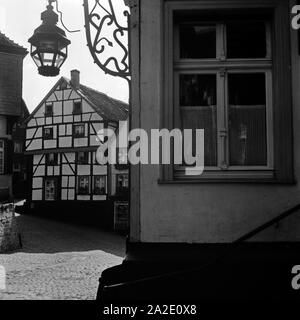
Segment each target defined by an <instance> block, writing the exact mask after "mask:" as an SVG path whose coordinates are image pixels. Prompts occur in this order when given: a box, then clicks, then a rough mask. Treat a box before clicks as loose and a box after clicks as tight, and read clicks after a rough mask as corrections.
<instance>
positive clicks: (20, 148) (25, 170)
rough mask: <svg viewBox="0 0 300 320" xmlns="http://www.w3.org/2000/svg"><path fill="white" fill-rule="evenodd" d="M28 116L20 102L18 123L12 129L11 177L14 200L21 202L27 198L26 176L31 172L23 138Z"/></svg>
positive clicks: (27, 185) (23, 104)
mask: <svg viewBox="0 0 300 320" xmlns="http://www.w3.org/2000/svg"><path fill="white" fill-rule="evenodd" d="M28 116H29V111H28V109H27V107H26V105H25V103H24V101H23V102H22V114H21V116H20V118H19V121H18V122H17V123H15V124H14V125H13V127H12V141H13V145H12V149H13V155H12V175H13V183H12V186H13V195H14V198H15V199H18V200H23V199H25V198H27V194H28V189H29V188H28V187H29V184H28V176H30V172H31V161H30V157H28V156H25V155H24V152H25V140H26V139H25V137H26V127H25V125H24V120H25V119H27V118H28Z"/></svg>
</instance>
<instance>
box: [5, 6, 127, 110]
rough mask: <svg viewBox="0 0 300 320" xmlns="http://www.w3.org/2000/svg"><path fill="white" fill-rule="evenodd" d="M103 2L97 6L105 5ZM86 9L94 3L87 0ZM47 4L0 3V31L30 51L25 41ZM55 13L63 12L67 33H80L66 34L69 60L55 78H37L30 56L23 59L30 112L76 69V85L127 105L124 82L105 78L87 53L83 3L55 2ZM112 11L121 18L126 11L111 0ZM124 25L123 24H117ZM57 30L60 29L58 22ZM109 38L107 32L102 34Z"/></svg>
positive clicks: (114, 78)
mask: <svg viewBox="0 0 300 320" xmlns="http://www.w3.org/2000/svg"><path fill="white" fill-rule="evenodd" d="M105 1H106V0H101V3H103V5H104V4H106V2H105ZM89 2H90V6H91V5H92V4H94V3H95V2H94V0H89ZM47 4H48V1H47V0H0V31H1V32H2V33H4V34H5V35H6V36H7V37H9V38H10V39H11V40H13V41H14V42H16V43H18V44H20V45H21V46H23V47H25V48H27V50H28V51H30V44H29V43H28V39H29V38H30V37H31V36H32V35H33V32H34V30H35V29H36V28H37V27H38V26H40V24H41V20H40V16H41V12H43V11H44V10H45V9H46V6H47ZM58 4H59V9H60V11H62V12H63V20H64V24H65V25H66V27H67V28H68V29H70V30H77V29H80V32H78V33H68V32H66V35H67V37H68V39H69V40H70V41H71V45H70V46H69V56H68V59H67V60H66V62H65V63H64V65H63V66H62V68H61V71H60V75H59V76H57V77H50V78H48V77H43V76H40V75H39V74H38V70H37V67H36V65H35V64H34V62H33V60H32V58H31V57H30V54H28V55H27V56H26V58H25V59H24V66H23V98H24V100H25V102H26V104H27V107H28V109H29V110H30V111H32V110H33V109H34V108H35V107H36V106H37V105H38V104H39V103H40V101H41V100H42V99H43V98H44V97H45V96H46V94H47V93H48V92H49V91H50V89H51V88H52V87H53V86H54V85H55V83H56V82H57V81H58V80H59V78H60V77H61V76H64V77H67V78H70V71H71V70H73V69H77V70H79V71H80V81H81V83H82V84H84V85H87V86H89V87H91V88H93V89H95V90H98V91H100V92H103V93H106V94H107V95H109V96H111V97H113V98H117V99H120V100H122V101H125V102H128V84H127V81H125V80H123V79H121V78H117V77H112V76H109V75H105V74H104V72H103V71H102V70H101V69H100V68H99V67H98V66H97V65H96V64H94V61H93V58H92V56H91V54H90V52H89V49H88V47H87V41H86V34H85V28H84V10H83V5H82V4H83V0H58ZM114 4H115V9H116V11H117V13H118V15H119V17H122V15H121V13H122V12H123V10H124V9H126V7H125V6H124V2H123V0H114ZM121 22H122V23H121V24H122V25H124V23H126V21H125V20H124V19H123V20H121ZM58 26H59V27H61V28H62V26H61V24H60V22H59V23H58ZM105 32H107V34H109V31H106V30H105ZM111 50H112V51H111V53H112V54H116V55H118V54H119V53H120V51H118V49H116V50H115V49H111Z"/></svg>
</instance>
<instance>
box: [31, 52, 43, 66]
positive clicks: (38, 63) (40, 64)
mask: <svg viewBox="0 0 300 320" xmlns="http://www.w3.org/2000/svg"><path fill="white" fill-rule="evenodd" d="M32 58H33V61H34V62H35V64H36V65H37V67H41V66H42V63H41V60H40V57H39V56H38V54H37V53H36V54H35V55H34V56H32Z"/></svg>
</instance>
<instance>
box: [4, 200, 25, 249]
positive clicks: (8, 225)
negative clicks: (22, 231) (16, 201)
mask: <svg viewBox="0 0 300 320" xmlns="http://www.w3.org/2000/svg"><path fill="white" fill-rule="evenodd" d="M19 248H20V240H19V230H18V225H17V219H16V216H15V212H14V206H13V205H12V204H8V205H1V204H0V252H1V253H3V252H8V251H12V250H16V249H19Z"/></svg>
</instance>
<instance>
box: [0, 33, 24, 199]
mask: <svg viewBox="0 0 300 320" xmlns="http://www.w3.org/2000/svg"><path fill="white" fill-rule="evenodd" d="M26 55H27V50H26V49H25V48H23V47H21V46H19V45H17V44H16V43H14V42H13V41H12V40H10V39H9V38H7V37H6V36H5V35H4V34H2V33H0V69H1V72H0V88H1V89H0V200H8V199H12V198H13V197H14V194H13V189H14V188H13V185H15V186H16V187H17V188H19V186H18V185H19V182H17V181H16V180H14V179H13V168H14V163H13V154H14V145H13V134H14V128H17V127H19V126H20V125H21V122H22V120H23V119H24V117H25V116H26V113H27V112H28V111H27V108H26V105H25V103H24V101H23V100H22V81H23V59H24V57H25V56H26ZM24 139H25V136H24V132H23V133H21V134H19V142H20V144H23V143H24ZM17 162H19V163H20V162H21V163H23V162H24V157H23V154H22V151H21V152H20V157H19V160H18V161H17ZM20 193H21V194H19V196H20V197H21V198H24V196H25V195H24V194H22V192H20Z"/></svg>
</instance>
